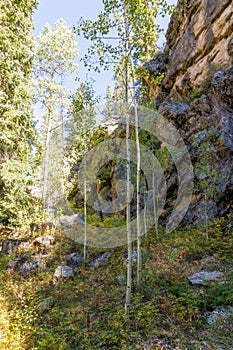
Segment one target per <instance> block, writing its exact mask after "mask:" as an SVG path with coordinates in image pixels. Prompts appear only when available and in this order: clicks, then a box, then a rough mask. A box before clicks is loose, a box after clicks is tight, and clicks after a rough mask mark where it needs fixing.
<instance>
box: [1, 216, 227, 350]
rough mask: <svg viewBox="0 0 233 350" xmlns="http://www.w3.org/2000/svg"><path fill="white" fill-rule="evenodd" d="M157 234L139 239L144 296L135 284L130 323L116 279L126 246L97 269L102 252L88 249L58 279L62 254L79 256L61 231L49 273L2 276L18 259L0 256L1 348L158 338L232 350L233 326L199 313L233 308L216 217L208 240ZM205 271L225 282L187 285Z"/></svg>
mask: <svg viewBox="0 0 233 350" xmlns="http://www.w3.org/2000/svg"><path fill="white" fill-rule="evenodd" d="M159 231H160V233H159V237H158V239H156V235H155V232H154V229H151V231H150V232H149V233H148V235H147V237H144V239H143V284H142V289H141V291H138V290H137V288H136V284H135V285H134V286H133V293H132V305H131V311H130V318H129V319H126V318H125V316H124V301H125V283H124V279H123V281H122V280H121V279H120V278H118V277H119V276H123V277H124V276H126V266H124V265H123V261H124V259H125V253H126V251H127V248H126V247H125V246H124V247H118V248H115V249H112V250H108V252H109V255H108V258H107V259H106V260H105V261H104V262H103V263H102V264H101V265H100V266H98V267H91V266H90V262H91V261H92V260H93V259H94V258H95V257H97V256H98V255H99V254H100V253H102V252H103V251H98V250H97V249H93V248H89V249H88V261H87V263H86V265H85V266H81V267H77V268H75V269H74V272H75V276H74V278H73V279H70V280H60V281H58V282H57V281H54V278H53V272H54V270H55V268H56V267H57V266H58V265H59V264H60V263H61V262H65V258H66V255H67V254H69V253H71V252H74V251H75V252H79V253H80V254H82V249H83V247H82V246H81V245H79V244H76V243H74V242H73V241H71V240H69V239H68V238H65V237H63V238H62V240H60V234H59V232H57V237H56V239H57V244H56V245H55V246H54V247H53V248H52V250H51V251H49V252H48V256H47V257H46V262H47V265H46V269H45V270H43V271H41V272H40V273H35V274H33V275H30V277H27V278H26V277H23V276H21V275H20V274H19V273H18V272H17V271H14V272H12V271H6V270H5V266H6V264H7V262H8V261H10V260H12V259H13V258H14V257H15V256H16V255H15V254H10V255H4V254H1V255H0V266H1V272H2V273H1V280H0V287H1V298H0V301H1V315H0V316H1V323H0V326H1V335H0V348H1V349H2V350H5V349H15V350H16V349H17V350H20V349H24V350H29V349H30V350H45V349H46V350H47V349H50V350H89V349H93V350H99V349H106V350H107V349H112V350H114V349H117V350H118V349H122V350H129V349H141V350H142V349H162V348H163V346H162V345H156V342H155V341H154V340H155V339H158V340H160V341H162V342H164V344H165V343H166V344H170V346H171V347H174V348H176V349H181V350H184V349H201V348H202V347H201V346H202V344H204V343H205V346H206V347H203V349H210V350H211V349H217V344H221V346H222V348H223V349H231V345H229V344H230V340H231V334H232V330H233V327H232V325H231V324H223V325H222V326H219V327H218V328H217V329H215V328H214V327H210V326H209V325H208V324H207V323H206V321H205V320H204V318H203V314H204V312H206V311H213V310H214V309H215V308H216V307H217V306H219V305H233V293H232V287H233V278H232V268H233V263H232V248H233V237H232V234H231V233H230V232H228V233H227V232H223V230H222V222H221V220H219V221H215V222H213V223H211V224H210V229H209V236H210V237H209V241H208V242H207V241H206V238H205V229H204V228H201V227H185V228H182V229H179V230H176V231H175V232H172V233H169V234H168V233H166V232H165V231H164V228H162V227H160V230H159ZM134 249H136V242H135V247H134ZM133 266H134V271H133V273H134V276H133V277H134V282H135V280H136V264H135V263H134V265H133ZM202 269H207V270H209V271H214V270H216V269H218V270H220V271H222V272H223V273H224V275H225V278H226V280H225V281H224V283H220V284H219V283H216V282H212V283H208V284H206V285H205V286H193V285H191V284H190V283H189V281H188V279H187V277H188V276H189V275H190V274H192V273H194V272H197V271H200V270H202ZM48 297H52V298H53V299H54V305H53V306H52V307H51V308H50V309H49V310H47V311H44V312H40V311H39V310H38V305H39V303H40V302H41V301H43V300H45V299H46V298H48ZM150 343H151V344H152V345H150V347H149V344H150ZM145 344H147V345H145ZM224 346H225V347H224ZM164 348H165V347H164Z"/></svg>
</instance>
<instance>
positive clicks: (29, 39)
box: [0, 0, 37, 225]
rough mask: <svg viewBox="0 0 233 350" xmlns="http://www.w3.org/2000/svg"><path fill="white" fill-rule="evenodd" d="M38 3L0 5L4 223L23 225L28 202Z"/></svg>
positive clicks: (0, 211)
mask: <svg viewBox="0 0 233 350" xmlns="http://www.w3.org/2000/svg"><path fill="white" fill-rule="evenodd" d="M36 4H37V2H36V1H35V0H22V1H18V0H12V1H10V0H8V1H2V2H1V4H0V13H1V14H0V27H1V29H0V51H1V55H2V56H1V65H0V76H1V77H0V87H1V92H0V144H1V146H0V159H1V160H0V164H1V168H0V183H1V191H0V222H2V223H4V224H13V225H19V224H22V223H23V221H24V220H26V218H27V215H28V210H29V207H30V206H31V205H32V196H31V195H30V193H29V185H30V184H31V183H32V177H31V169H30V161H31V158H30V152H31V147H32V143H34V142H35V131H34V125H33V119H32V97H33V95H32V89H31V81H30V76H31V73H32V68H33V50H34V44H35V43H34V39H33V36H32V34H31V30H32V28H33V23H32V13H33V10H34V8H35V6H36ZM31 209H32V207H31Z"/></svg>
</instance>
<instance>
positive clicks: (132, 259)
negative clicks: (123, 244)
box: [123, 250, 138, 265]
mask: <svg viewBox="0 0 233 350" xmlns="http://www.w3.org/2000/svg"><path fill="white" fill-rule="evenodd" d="M137 255H138V253H137V251H136V250H133V251H132V253H131V261H132V262H137ZM126 256H127V255H126ZM127 264H128V258H126V259H125V260H124V261H123V265H127Z"/></svg>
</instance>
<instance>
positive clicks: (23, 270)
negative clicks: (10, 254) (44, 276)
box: [19, 259, 42, 276]
mask: <svg viewBox="0 0 233 350" xmlns="http://www.w3.org/2000/svg"><path fill="white" fill-rule="evenodd" d="M41 267H42V261H41V259H35V260H32V261H27V262H25V263H24V264H23V265H22V266H21V267H20V270H19V273H20V275H24V276H26V275H30V274H31V273H32V272H35V271H39V270H40V268H41Z"/></svg>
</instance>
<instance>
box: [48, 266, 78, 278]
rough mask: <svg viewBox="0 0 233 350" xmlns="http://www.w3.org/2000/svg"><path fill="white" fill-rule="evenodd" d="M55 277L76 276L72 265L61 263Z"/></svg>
mask: <svg viewBox="0 0 233 350" xmlns="http://www.w3.org/2000/svg"><path fill="white" fill-rule="evenodd" d="M53 277H55V278H61V277H63V278H67V277H74V272H73V269H72V267H70V266H67V265H59V266H58V267H57V268H56V270H55V272H54V274H53Z"/></svg>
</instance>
